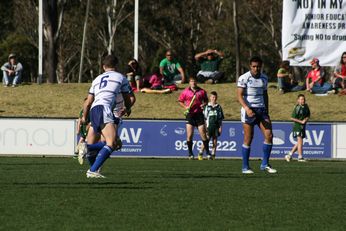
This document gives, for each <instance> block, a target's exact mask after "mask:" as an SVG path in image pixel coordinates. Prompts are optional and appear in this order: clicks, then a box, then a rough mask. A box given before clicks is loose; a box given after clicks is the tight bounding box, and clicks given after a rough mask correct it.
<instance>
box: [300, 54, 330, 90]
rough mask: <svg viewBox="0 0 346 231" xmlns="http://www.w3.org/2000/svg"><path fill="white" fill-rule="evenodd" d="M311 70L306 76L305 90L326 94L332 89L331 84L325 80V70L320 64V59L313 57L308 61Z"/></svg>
mask: <svg viewBox="0 0 346 231" xmlns="http://www.w3.org/2000/svg"><path fill="white" fill-rule="evenodd" d="M310 64H311V71H310V72H309V73H308V74H307V76H306V90H307V91H310V92H311V93H313V94H326V93H328V91H330V90H332V85H331V84H329V83H328V82H326V80H325V77H326V72H325V71H324V69H323V68H322V67H321V66H320V61H319V60H318V59H317V58H313V59H312V60H311V62H310Z"/></svg>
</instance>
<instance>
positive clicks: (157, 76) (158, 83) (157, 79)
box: [149, 67, 163, 90]
mask: <svg viewBox="0 0 346 231" xmlns="http://www.w3.org/2000/svg"><path fill="white" fill-rule="evenodd" d="M152 73H153V74H152V75H151V77H150V80H149V83H150V85H151V87H150V89H152V90H162V88H163V87H162V85H163V76H162V75H161V73H160V68H158V67H154V68H153V71H152Z"/></svg>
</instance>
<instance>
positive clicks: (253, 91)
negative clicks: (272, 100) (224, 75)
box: [237, 71, 268, 108]
mask: <svg viewBox="0 0 346 231" xmlns="http://www.w3.org/2000/svg"><path fill="white" fill-rule="evenodd" d="M237 87H240V88H244V100H245V102H246V104H247V105H248V106H249V107H253V108H261V107H265V103H264V95H263V94H264V91H266V90H267V87H268V77H267V76H266V75H265V74H262V73H261V75H260V76H259V77H257V78H255V77H253V76H252V75H251V72H250V71H248V72H246V73H245V74H243V75H241V76H240V77H239V78H238V83H237Z"/></svg>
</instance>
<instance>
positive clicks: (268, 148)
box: [261, 143, 273, 168]
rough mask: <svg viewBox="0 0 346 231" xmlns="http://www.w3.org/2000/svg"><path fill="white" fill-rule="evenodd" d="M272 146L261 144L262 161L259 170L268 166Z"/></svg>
mask: <svg viewBox="0 0 346 231" xmlns="http://www.w3.org/2000/svg"><path fill="white" fill-rule="evenodd" d="M272 147H273V144H266V143H263V159H262V163H261V168H265V167H267V166H268V165H269V157H270V153H271V151H272Z"/></svg>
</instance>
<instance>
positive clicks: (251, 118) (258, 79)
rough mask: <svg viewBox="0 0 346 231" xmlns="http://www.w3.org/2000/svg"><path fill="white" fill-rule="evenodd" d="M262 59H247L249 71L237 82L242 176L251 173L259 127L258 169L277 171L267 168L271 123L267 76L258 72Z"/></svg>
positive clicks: (271, 135)
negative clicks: (260, 158)
mask: <svg viewBox="0 0 346 231" xmlns="http://www.w3.org/2000/svg"><path fill="white" fill-rule="evenodd" d="M262 63H263V62H262V60H261V59H260V58H259V57H253V58H251V59H250V71H248V72H246V73H245V74H243V75H241V76H240V77H239V78H238V83H237V87H238V89H237V97H238V101H239V103H240V104H241V106H242V108H241V122H242V123H243V130H244V143H243V146H242V157H243V166H242V173H243V174H253V173H254V172H253V171H252V169H251V168H250V165H249V157H250V147H251V142H252V138H253V134H254V126H255V125H258V126H259V128H260V129H261V131H262V133H263V136H264V143H263V159H262V163H261V166H260V169H261V170H264V171H267V172H268V173H276V172H277V171H276V170H275V169H273V168H272V167H271V166H270V165H269V157H270V153H271V149H272V146H273V144H272V140H273V133H272V124H271V121H270V117H269V115H268V93H267V85H268V77H267V76H266V75H265V74H263V73H261V69H262Z"/></svg>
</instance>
